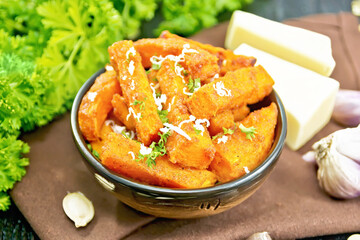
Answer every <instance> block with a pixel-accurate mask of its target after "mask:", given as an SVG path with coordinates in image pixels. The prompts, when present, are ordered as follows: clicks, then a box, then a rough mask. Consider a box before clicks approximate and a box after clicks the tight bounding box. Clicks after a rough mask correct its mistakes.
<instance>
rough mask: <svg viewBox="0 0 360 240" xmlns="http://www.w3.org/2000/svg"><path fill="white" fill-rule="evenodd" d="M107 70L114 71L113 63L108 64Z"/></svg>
mask: <svg viewBox="0 0 360 240" xmlns="http://www.w3.org/2000/svg"><path fill="white" fill-rule="evenodd" d="M105 70H106V71H114V68H113V67H112V66H111V65H106V66H105Z"/></svg>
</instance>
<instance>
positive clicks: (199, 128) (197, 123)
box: [194, 119, 210, 136]
mask: <svg viewBox="0 0 360 240" xmlns="http://www.w3.org/2000/svg"><path fill="white" fill-rule="evenodd" d="M202 123H206V127H209V126H210V122H209V120H207V119H196V120H195V125H194V128H196V129H197V130H199V131H201V136H203V134H204V132H205V128H204V126H203V125H201V124H202Z"/></svg>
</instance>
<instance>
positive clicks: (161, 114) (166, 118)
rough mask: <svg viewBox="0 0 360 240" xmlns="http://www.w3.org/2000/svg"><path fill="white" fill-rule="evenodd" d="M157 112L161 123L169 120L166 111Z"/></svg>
mask: <svg viewBox="0 0 360 240" xmlns="http://www.w3.org/2000/svg"><path fill="white" fill-rule="evenodd" d="M157 112H158V115H159V117H160V120H161V122H163V123H168V122H169V119H168V117H167V115H168V114H169V112H168V110H161V111H159V110H158V111H157Z"/></svg>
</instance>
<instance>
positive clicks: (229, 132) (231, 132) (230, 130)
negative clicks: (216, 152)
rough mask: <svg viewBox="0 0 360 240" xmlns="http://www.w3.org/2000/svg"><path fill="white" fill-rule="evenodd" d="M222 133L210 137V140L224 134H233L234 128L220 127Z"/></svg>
mask: <svg viewBox="0 0 360 240" xmlns="http://www.w3.org/2000/svg"><path fill="white" fill-rule="evenodd" d="M222 129H223V131H224V133H223V134H221V133H220V134H218V135H215V136H213V137H212V140H215V139H217V138H218V137H221V136H224V135H225V134H234V130H232V129H231V128H229V129H227V128H224V127H223V128H222Z"/></svg>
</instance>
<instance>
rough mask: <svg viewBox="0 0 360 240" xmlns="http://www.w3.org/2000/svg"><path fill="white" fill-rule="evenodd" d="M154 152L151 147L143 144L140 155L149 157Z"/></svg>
mask: <svg viewBox="0 0 360 240" xmlns="http://www.w3.org/2000/svg"><path fill="white" fill-rule="evenodd" d="M151 152H152V149H151V148H149V147H145V145H144V144H143V143H142V144H141V145H140V154H142V155H148V154H150V153H151Z"/></svg>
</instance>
